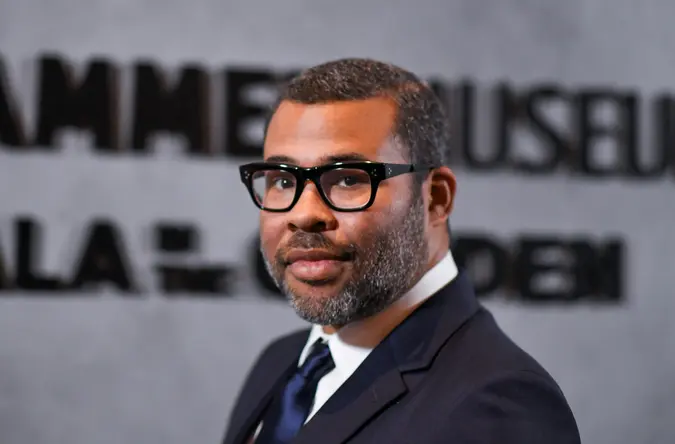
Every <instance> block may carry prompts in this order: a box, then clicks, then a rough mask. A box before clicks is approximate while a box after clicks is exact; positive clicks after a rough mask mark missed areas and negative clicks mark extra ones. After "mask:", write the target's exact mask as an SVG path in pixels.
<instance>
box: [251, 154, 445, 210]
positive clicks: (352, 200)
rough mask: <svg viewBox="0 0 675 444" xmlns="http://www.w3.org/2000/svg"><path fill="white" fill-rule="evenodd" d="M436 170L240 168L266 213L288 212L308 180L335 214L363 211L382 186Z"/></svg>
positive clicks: (344, 165) (374, 165)
mask: <svg viewBox="0 0 675 444" xmlns="http://www.w3.org/2000/svg"><path fill="white" fill-rule="evenodd" d="M433 168H434V167H426V166H425V167H422V166H416V165H409V164H398V163H379V162H338V163H332V164H328V165H321V166H316V167H310V168H302V167H299V166H295V165H287V164H280V163H267V162H256V163H250V164H247V165H242V166H240V167H239V173H240V175H241V181H242V182H243V183H244V185H246V188H248V191H249V193H250V194H251V198H253V202H254V203H255V204H256V205H257V206H258V208H260V209H261V210H265V211H273V212H284V211H289V210H290V209H291V208H293V206H294V205H295V204H296V203H297V202H298V200H300V196H301V195H302V191H303V190H304V188H305V184H306V183H307V181H308V180H311V181H312V182H313V183H314V185H316V188H317V190H319V194H320V195H321V198H322V199H323V200H324V202H326V205H328V207H330V208H331V209H333V210H335V211H345V212H350V211H362V210H365V209H366V208H368V207H370V206H371V205H372V204H373V202H374V201H375V195H376V194H377V188H378V186H379V185H380V182H382V181H383V180H387V179H390V178H392V177H396V176H400V175H401V174H406V173H413V172H421V171H428V170H431V169H433Z"/></svg>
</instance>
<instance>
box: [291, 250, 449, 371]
mask: <svg viewBox="0 0 675 444" xmlns="http://www.w3.org/2000/svg"><path fill="white" fill-rule="evenodd" d="M457 274H458V270H457V265H456V264H455V260H454V258H453V256H452V253H451V252H448V254H447V255H446V256H445V257H444V258H443V259H441V261H439V262H438V263H437V264H436V265H434V266H433V267H432V268H431V269H430V270H429V271H427V272H426V273H425V274H424V276H422V278H421V279H420V280H419V281H418V282H417V283H416V284H415V285H414V286H413V287H412V288H411V289H410V290H409V291H408V292H407V293H406V294H405V295H403V296H402V297H401V299H400V300H399V301H398V302H397V305H398V307H397V309H406V308H412V307H416V306H418V305H419V304H421V303H422V302H424V301H425V300H427V299H428V298H430V297H431V296H433V295H434V294H435V293H437V292H438V291H439V290H440V289H441V288H443V287H445V286H446V285H447V284H448V283H450V282H451V281H452V280H453V279H455V277H457ZM387 333H388V332H387ZM319 339H321V340H323V341H325V342H326V343H327V344H328V347H329V348H330V352H331V355H332V356H333V361H334V362H335V370H336V371H339V372H343V373H345V374H346V375H349V374H351V373H353V372H354V371H355V370H356V369H357V368H358V367H359V366H360V365H361V363H362V362H363V361H364V360H365V359H366V358H367V357H368V354H369V353H370V352H371V351H372V347H360V346H356V345H353V344H348V343H346V342H344V341H343V340H341V339H340V335H339V334H327V333H325V332H324V331H323V328H322V327H321V326H320V325H313V326H312V329H311V331H310V333H309V337H308V338H307V343H306V345H305V348H304V349H303V350H302V353H301V354H300V360H299V363H300V364H302V363H303V362H304V361H305V359H306V358H307V355H308V354H309V352H310V350H311V347H312V345H313V344H314V343H315V342H316V341H317V340H319ZM375 339H376V340H377V342H379V341H381V340H382V339H384V336H382V337H378V338H375ZM371 343H372V341H371Z"/></svg>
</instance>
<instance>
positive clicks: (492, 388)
mask: <svg viewBox="0 0 675 444" xmlns="http://www.w3.org/2000/svg"><path fill="white" fill-rule="evenodd" d="M307 336H308V330H305V331H301V332H297V333H294V334H291V335H288V336H285V337H282V338H280V339H278V340H276V341H274V342H273V343H272V344H270V345H269V346H268V347H267V348H266V349H265V350H264V351H263V352H262V354H261V355H260V357H259V359H258V361H257V362H256V363H255V365H254V366H253V368H252V370H251V372H250V373H249V375H248V378H247V379H246V381H245V383H244V386H243V388H242V390H241V392H240V394H239V397H238V399H237V401H236V403H235V406H234V409H233V411H232V413H231V416H230V419H229V423H228V426H227V431H226V434H225V438H224V441H223V444H243V443H246V442H248V441H249V440H250V438H251V436H252V433H253V432H254V429H255V427H256V426H257V424H258V423H259V421H260V418H261V416H262V414H263V413H264V410H265V409H266V408H267V406H268V405H269V403H270V400H271V399H272V397H273V395H275V394H277V393H278V392H279V391H280V390H281V387H282V385H283V384H284V383H285V381H286V379H287V378H288V377H289V375H290V374H291V372H292V371H293V369H294V368H295V367H296V366H297V360H298V357H299V355H300V352H301V350H302V348H303V346H304V344H305V341H306V340H307ZM294 442H295V443H297V444H342V443H350V444H365V443H369V444H370V443H372V444H399V443H400V444H404V443H406V444H442V443H443V444H445V443H454V444H579V443H580V438H579V432H578V429H577V425H576V422H575V419H574V416H573V415H572V412H571V411H570V408H569V406H568V404H567V401H566V400H565V397H564V395H563V393H562V392H561V390H560V388H559V387H558V385H557V384H556V382H555V381H554V380H553V378H551V376H550V375H549V374H548V373H547V372H546V371H545V370H544V369H543V368H542V367H541V366H540V365H539V364H538V363H537V362H536V361H535V360H534V359H533V358H532V357H530V356H529V355H528V354H527V353H525V352H524V351H523V350H522V349H520V348H519V347H518V346H517V345H516V344H514V343H513V342H512V341H511V340H510V339H509V338H508V337H507V336H506V335H505V334H504V333H503V332H502V330H501V329H500V328H499V327H498V326H497V324H496V323H495V321H494V319H493V317H492V315H491V314H490V313H489V312H488V311H487V310H486V309H485V308H483V307H482V306H481V305H480V304H479V303H478V301H477V300H476V297H475V295H474V292H473V288H472V286H471V283H470V282H469V280H468V278H467V277H466V276H465V275H464V273H460V274H459V276H458V277H457V278H456V279H455V280H454V281H453V282H451V283H450V284H448V285H447V286H446V287H444V288H443V289H441V290H440V291H439V292H438V293H437V294H436V295H434V296H433V297H432V298H430V299H429V300H428V301H427V302H425V303H424V304H423V305H421V306H420V307H419V308H418V309H417V310H416V311H415V312H414V313H413V314H412V315H410V316H409V317H408V318H407V319H406V320H405V321H404V322H403V323H402V324H401V325H399V326H398V327H397V328H396V329H395V330H394V331H393V332H392V333H391V334H390V335H389V336H388V337H387V338H386V339H385V340H384V341H383V342H382V343H380V344H379V345H378V346H377V347H376V348H375V349H374V350H373V351H372V352H371V354H370V355H369V356H368V358H366V360H365V361H364V362H363V364H361V366H360V367H359V368H358V369H357V370H356V372H354V374H353V375H352V376H351V377H350V378H349V379H348V380H347V381H346V382H345V383H344V384H343V385H342V386H341V387H340V389H339V390H338V391H337V392H336V393H335V394H334V395H333V396H332V397H331V398H330V399H329V400H328V401H327V402H326V404H324V406H323V407H322V408H321V409H320V410H319V411H318V412H317V414H316V415H315V416H314V417H313V418H312V419H311V420H310V421H309V422H308V423H307V424H306V425H305V427H304V428H303V429H302V430H301V432H300V434H299V435H298V436H297V438H296V440H295V441H294Z"/></svg>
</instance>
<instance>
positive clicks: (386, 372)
mask: <svg viewBox="0 0 675 444" xmlns="http://www.w3.org/2000/svg"><path fill="white" fill-rule="evenodd" d="M406 390H407V388H406V386H405V384H404V382H403V379H402V378H401V374H400V372H399V371H398V368H397V365H396V361H395V360H394V359H393V355H392V353H391V351H390V350H389V349H388V348H387V347H376V348H375V350H373V352H372V353H371V355H370V356H368V358H367V359H366V360H365V361H364V362H363V364H362V365H361V367H359V369H358V370H357V371H356V372H354V374H353V375H352V376H351V377H350V378H349V379H348V380H347V381H346V382H345V383H344V384H343V385H342V386H341V387H340V388H339V389H338V391H337V392H336V393H335V394H334V395H333V396H332V397H331V398H330V399H329V400H328V401H327V402H326V404H324V405H323V406H322V407H321V409H320V410H319V411H318V412H317V413H316V415H315V416H314V417H313V418H312V419H311V420H310V421H309V422H308V423H307V425H306V426H305V427H303V428H302V430H301V431H300V433H299V435H298V437H297V438H296V440H295V441H293V443H294V444H316V443H317V442H320V443H321V444H338V443H343V442H345V441H346V440H347V439H349V437H350V436H352V435H353V434H354V433H355V432H356V431H357V430H358V428H359V427H360V426H362V425H363V424H364V423H366V422H367V421H368V420H369V419H370V418H372V417H374V416H375V415H377V413H379V412H380V411H381V410H383V409H384V408H386V407H387V406H388V405H390V404H391V403H392V402H394V401H395V400H396V399H398V398H400V397H401V396H402V395H404V394H405V392H406Z"/></svg>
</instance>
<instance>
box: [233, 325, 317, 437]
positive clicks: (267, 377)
mask: <svg viewBox="0 0 675 444" xmlns="http://www.w3.org/2000/svg"><path fill="white" fill-rule="evenodd" d="M307 336H308V332H301V333H298V334H296V335H294V336H293V337H291V338H289V339H288V340H287V342H286V343H285V344H283V347H278V348H275V347H272V348H271V349H270V354H269V355H268V356H265V359H264V362H261V363H260V364H259V365H258V366H257V369H259V371H260V376H259V377H256V376H255V375H251V378H250V380H251V384H252V385H251V386H250V387H248V388H247V389H245V391H244V396H245V397H246V398H245V399H244V400H243V401H244V402H242V407H243V411H242V412H241V413H240V416H238V417H239V418H243V419H242V420H239V421H236V422H237V423H233V424H232V429H233V430H237V433H236V435H235V438H234V440H233V441H231V443H232V444H246V443H248V442H249V439H250V438H251V435H252V434H253V432H255V429H256V427H257V425H258V423H259V422H260V420H261V416H262V414H263V412H264V411H265V409H266V408H267V406H268V405H269V403H270V401H271V400H272V397H273V396H274V394H275V393H278V392H279V391H281V387H282V386H283V384H285V383H286V381H287V380H288V378H289V377H290V375H291V373H292V372H293V371H294V370H295V369H296V367H297V362H298V358H299V356H300V352H301V351H302V347H303V346H304V344H305V341H306V340H307Z"/></svg>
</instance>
